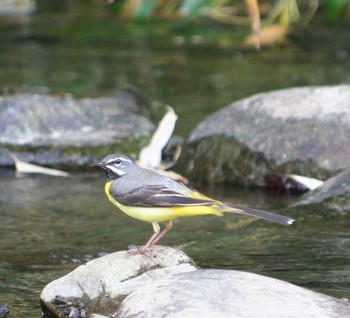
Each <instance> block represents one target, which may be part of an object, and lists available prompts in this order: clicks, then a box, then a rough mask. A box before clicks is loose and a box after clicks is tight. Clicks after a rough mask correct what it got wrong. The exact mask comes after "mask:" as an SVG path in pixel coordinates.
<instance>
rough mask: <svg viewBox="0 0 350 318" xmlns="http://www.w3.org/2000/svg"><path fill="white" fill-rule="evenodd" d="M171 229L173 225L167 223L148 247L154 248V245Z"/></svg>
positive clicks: (169, 222)
mask: <svg viewBox="0 0 350 318" xmlns="http://www.w3.org/2000/svg"><path fill="white" fill-rule="evenodd" d="M172 227H173V223H172V222H171V221H168V222H167V223H166V226H165V228H164V230H163V231H162V232H160V233H159V234H158V235H157V236H156V237H154V238H153V241H152V242H151V244H150V245H149V246H154V245H156V243H157V242H158V241H159V240H160V239H161V238H162V237H163V236H164V235H165V233H167V232H169V231H170V230H171V228H172Z"/></svg>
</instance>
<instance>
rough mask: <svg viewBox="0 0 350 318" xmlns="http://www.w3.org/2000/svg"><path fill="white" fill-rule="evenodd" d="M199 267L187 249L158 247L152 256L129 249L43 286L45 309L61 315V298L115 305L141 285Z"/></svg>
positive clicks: (91, 304)
mask: <svg viewBox="0 0 350 318" xmlns="http://www.w3.org/2000/svg"><path fill="white" fill-rule="evenodd" d="M195 269H196V267H195V265H194V263H193V262H192V261H191V259H190V258H189V257H188V256H187V255H185V254H184V253H183V252H181V251H178V250H175V249H172V248H167V247H160V246H159V247H158V246H157V247H156V248H154V249H151V250H150V251H149V254H148V255H128V253H127V252H126V251H122V252H116V253H112V254H109V255H106V256H103V257H100V258H98V259H95V260H93V261H90V262H88V263H87V264H86V265H82V266H79V267H78V268H76V269H75V270H74V271H73V272H71V273H69V274H68V275H66V276H64V277H62V278H59V279H57V280H55V281H53V282H51V283H50V284H48V285H47V286H45V288H44V289H43V291H42V293H41V296H40V300H41V303H42V307H43V311H44V312H46V313H47V312H50V313H51V314H53V315H56V316H59V315H60V313H61V311H62V306H59V305H57V300H58V297H59V299H65V300H66V301H67V302H68V300H71V302H73V300H74V301H77V299H78V300H81V301H80V305H79V306H80V307H82V305H81V302H82V303H86V304H89V310H90V311H91V310H96V311H98V310H99V308H98V306H99V303H103V304H104V305H103V307H104V308H113V306H115V304H116V303H117V304H118V301H120V299H121V298H123V297H125V296H126V295H128V294H130V293H131V292H132V291H133V290H135V289H136V288H137V287H140V286H142V285H144V284H146V283H147V282H150V281H153V280H156V279H158V278H160V277H163V276H165V275H168V274H171V273H180V272H186V271H193V270H195Z"/></svg>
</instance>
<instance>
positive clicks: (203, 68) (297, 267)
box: [0, 1, 350, 317]
mask: <svg viewBox="0 0 350 318" xmlns="http://www.w3.org/2000/svg"><path fill="white" fill-rule="evenodd" d="M45 3H47V2H45V1H41V2H40V4H41V6H40V10H41V13H40V14H38V15H37V16H35V17H33V18H32V19H29V20H25V21H12V20H11V21H10V20H1V21H0V37H1V46H0V63H1V70H0V86H2V87H4V86H7V87H20V86H31V87H41V86H44V87H49V88H50V89H51V90H52V91H53V92H55V93H59V92H69V93H72V94H73V95H74V96H78V97H79V96H87V95H103V94H108V93H111V92H112V91H113V89H114V88H115V87H116V86H117V85H118V83H124V82H128V83H131V84H134V85H135V86H137V87H138V88H139V89H140V91H141V92H142V93H143V94H144V95H145V96H146V97H147V98H149V99H151V100H159V101H161V102H162V103H164V104H165V103H167V104H170V105H172V106H173V107H174V108H175V110H176V112H177V113H178V115H179V121H178V123H177V128H176V134H177V135H180V136H182V137H184V138H186V137H187V136H188V133H189V132H190V130H191V129H192V128H193V127H194V125H196V124H197V123H198V122H199V121H200V120H202V119H203V118H205V117H206V116H208V115H209V114H211V113H212V112H214V111H215V110H216V109H218V108H221V107H223V106H224V105H226V104H228V103H230V102H232V101H234V100H237V99H239V98H242V97H245V96H249V95H251V94H254V93H258V92H262V91H267V90H272V89H279V88H286V87H291V86H302V85H324V84H338V83H344V82H349V80H350V78H349V72H348V70H349V69H350V32H348V30H347V29H346V27H344V28H343V29H338V30H337V29H335V28H333V29H330V28H329V29H323V28H322V26H321V25H320V26H317V27H316V26H313V27H312V28H310V29H308V30H305V31H303V33H302V34H296V35H294V36H293V37H292V38H291V39H290V41H289V42H288V43H287V44H285V45H284V46H281V47H276V48H267V49H264V50H263V51H262V52H255V51H252V50H249V49H246V48H240V47H238V46H235V45H234V40H235V39H236V38H238V37H241V36H242V34H243V32H244V30H242V29H236V30H235V31H234V32H233V31H232V29H228V28H226V27H218V26H217V25H215V24H213V25H211V24H207V25H204V26H195V25H194V26H187V27H181V28H180V27H178V26H174V24H170V23H164V22H156V23H153V24H151V25H150V26H146V25H134V24H131V23H126V22H120V21H119V22H118V21H116V20H114V19H113V18H112V17H110V16H105V15H101V14H99V11H97V14H91V12H90V10H86V11H83V12H82V11H81V10H80V9H81V7H79V4H76V3H77V2H72V1H68V2H64V3H65V6H63V5H62V6H61V5H59V6H58V7H59V8H60V9H62V11H61V13H60V14H57V13H51V9H52V8H51V7H50V6H49V5H47V4H45ZM52 3H55V2H54V1H53V2H52ZM62 3H63V2H62ZM73 3H75V4H74V5H73ZM46 6H48V7H46ZM65 10H66V11H65ZM76 12H80V14H79V15H77V14H75V13H76ZM67 13H69V14H67ZM315 30H317V32H315ZM198 35H199V36H200V39H201V43H199V44H195V43H192V42H191V41H192V40H191V39H193V36H198ZM214 35H215V36H216V37H215V36H214ZM177 36H183V37H184V39H185V41H186V43H185V44H184V45H176V44H175V41H174V40H175V39H176V37H177ZM324 43H327V45H326V46H325V45H324ZM14 53H15V54H14ZM103 183H104V176H103V175H102V174H98V173H86V174H78V173H77V174H73V176H72V177H70V178H67V179H63V178H53V177H45V176H24V177H23V176H22V177H18V178H17V177H15V176H14V175H13V173H2V174H0V303H5V304H7V305H8V306H12V307H14V308H17V309H18V310H20V311H21V312H22V314H23V316H24V317H39V316H40V308H39V302H38V296H39V294H40V292H41V290H42V288H43V287H44V286H45V285H46V284H47V283H49V282H50V281H52V280H54V279H56V278H58V277H60V276H62V275H64V274H66V273H68V272H69V271H71V270H73V269H74V268H75V267H77V266H78V265H80V264H83V263H85V262H86V261H88V260H91V259H93V258H96V257H99V256H101V255H104V254H105V253H110V252H114V251H117V250H122V249H125V248H127V246H128V245H130V244H142V243H144V242H145V241H146V240H147V239H148V238H149V236H150V235H151V233H152V228H151V226H150V225H149V224H146V223H142V222H139V221H136V220H133V219H131V218H129V217H127V216H126V215H124V214H122V213H120V212H118V211H117V210H116V209H115V208H114V207H113V206H112V205H111V204H110V203H109V202H108V201H107V199H106V198H105V196H104V193H103ZM200 190H201V191H202V192H203V193H205V194H207V195H209V196H213V197H215V198H218V199H222V200H226V201H234V202H238V203H240V204H244V205H246V204H247V205H249V206H254V207H258V208H259V207H260V208H265V209H271V210H274V211H278V210H283V208H284V207H286V206H287V205H288V204H290V203H292V202H293V201H294V200H295V199H296V198H295V197H281V196H272V195H268V194H265V193H263V192H261V191H260V190H256V189H255V190H253V189H237V188H234V187H232V186H227V187H219V186H218V187H215V188H213V189H212V188H207V187H203V188H200ZM349 226H350V217H349V216H343V217H341V218H339V219H318V220H314V221H311V220H307V221H305V222H297V223H296V224H295V225H293V226H292V227H282V226H276V225H273V224H269V223H268V222H264V221H258V222H251V219H248V218H245V217H240V216H236V215H226V216H225V217H224V218H216V217H210V216H206V217H197V218H191V219H188V220H186V221H184V220H177V221H175V222H174V228H173V230H172V231H171V232H170V233H169V234H167V235H166V236H165V238H164V239H163V240H162V241H161V243H162V244H165V245H170V246H175V247H176V246H180V247H182V248H183V249H184V251H185V252H186V253H187V254H188V255H189V256H191V257H192V258H193V259H194V260H195V261H196V263H197V264H198V265H199V266H201V267H204V268H226V269H237V270H244V271H251V272H254V273H259V274H264V275H268V276H271V277H276V278H279V279H283V280H286V281H289V282H291V283H295V284H298V285H300V286H306V287H308V288H311V289H313V290H315V291H320V292H323V293H326V294H329V295H332V296H335V297H339V298H342V297H347V298H348V297H349V294H350V287H349V286H350V282H349V280H350V278H349V277H350V268H349V264H350V233H349V230H348V229H349Z"/></svg>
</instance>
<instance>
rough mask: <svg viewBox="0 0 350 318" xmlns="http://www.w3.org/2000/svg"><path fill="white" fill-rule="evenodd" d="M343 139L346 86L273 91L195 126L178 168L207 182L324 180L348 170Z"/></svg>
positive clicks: (348, 144) (348, 113) (349, 98)
mask: <svg viewBox="0 0 350 318" xmlns="http://www.w3.org/2000/svg"><path fill="white" fill-rule="evenodd" d="M349 135H350V85H341V86H325V87H303V88H291V89H285V90H279V91H273V92H269V93H262V94H257V95H254V96H251V97H249V98H245V99H243V100H240V101H237V102H235V103H233V104H231V105H229V106H227V107H225V108H223V109H221V110H219V111H218V112H216V113H214V114H213V115H211V116H210V117H208V118H207V119H206V120H204V121H203V122H201V123H200V124H199V125H198V126H197V127H196V128H195V129H194V130H193V131H192V133H191V135H190V137H189V139H188V144H187V147H186V149H185V151H184V155H183V156H182V157H181V158H180V163H179V164H180V169H186V170H187V173H189V174H190V176H191V178H195V179H199V180H204V181H209V182H239V183H248V184H260V182H261V180H262V178H263V176H264V175H265V174H266V173H268V172H271V171H273V172H281V173H283V172H288V173H294V174H300V175H308V176H313V177H315V178H319V179H324V178H325V177H326V176H331V175H332V174H334V173H335V172H337V171H339V170H343V169H347V168H350V161H349V160H348V158H349V157H350V139H349V138H348V136H349Z"/></svg>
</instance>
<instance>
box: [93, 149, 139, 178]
mask: <svg viewBox="0 0 350 318" xmlns="http://www.w3.org/2000/svg"><path fill="white" fill-rule="evenodd" d="M91 166H93V167H99V168H102V169H103V170H105V171H106V174H107V179H108V180H109V181H110V180H115V179H118V178H120V177H122V176H123V175H125V174H127V173H128V172H129V171H132V170H134V169H137V166H136V164H135V163H134V162H133V161H132V160H131V159H130V158H129V157H128V156H125V155H123V154H111V155H108V156H107V157H104V158H103V159H102V161H100V162H96V163H93V164H92V165H91Z"/></svg>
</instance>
